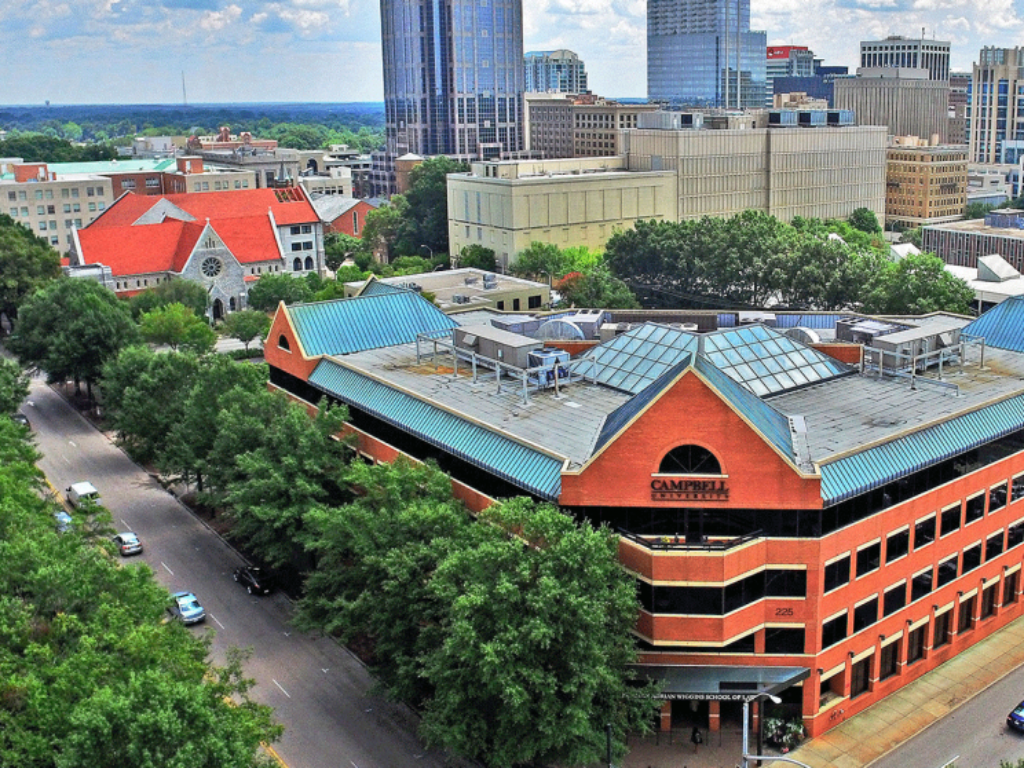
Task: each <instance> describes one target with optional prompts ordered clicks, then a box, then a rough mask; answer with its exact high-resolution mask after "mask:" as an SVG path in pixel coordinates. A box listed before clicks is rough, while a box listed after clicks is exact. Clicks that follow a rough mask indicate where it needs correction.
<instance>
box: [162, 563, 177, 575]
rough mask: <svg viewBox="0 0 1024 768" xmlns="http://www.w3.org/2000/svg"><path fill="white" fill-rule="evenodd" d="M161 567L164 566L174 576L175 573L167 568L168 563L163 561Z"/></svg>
mask: <svg viewBox="0 0 1024 768" xmlns="http://www.w3.org/2000/svg"><path fill="white" fill-rule="evenodd" d="M160 565H162V566H163V567H164V568H165V569H166V570H167V572H168V573H169V574H171V576H173V575H174V571H172V570H171V569H170V568H167V563H165V562H164V561H163V560H161V561H160Z"/></svg>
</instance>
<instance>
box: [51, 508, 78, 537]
mask: <svg viewBox="0 0 1024 768" xmlns="http://www.w3.org/2000/svg"><path fill="white" fill-rule="evenodd" d="M53 519H54V520H55V521H56V523H57V533H67V532H68V531H70V530H71V529H72V528H73V527H74V521H72V519H71V515H69V514H68V513H67V512H65V511H64V510H63V509H62V510H60V511H59V512H54V513H53Z"/></svg>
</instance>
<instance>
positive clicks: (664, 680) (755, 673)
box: [636, 664, 811, 701]
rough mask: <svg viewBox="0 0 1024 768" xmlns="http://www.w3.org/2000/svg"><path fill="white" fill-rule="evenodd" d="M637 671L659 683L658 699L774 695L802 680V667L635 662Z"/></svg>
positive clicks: (736, 698)
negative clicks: (659, 692)
mask: <svg viewBox="0 0 1024 768" xmlns="http://www.w3.org/2000/svg"><path fill="white" fill-rule="evenodd" d="M636 671H637V675H638V677H639V678H640V679H641V680H650V681H651V682H655V683H659V684H660V686H661V691H662V692H661V694H660V696H659V698H661V699H669V700H671V699H690V700H694V701H743V700H744V699H752V698H754V697H755V696H757V695H758V694H761V693H770V694H773V695H777V694H779V693H782V692H783V691H784V690H786V689H787V688H789V687H791V686H793V685H796V684H797V683H799V682H801V681H802V680H806V679H807V678H808V677H809V676H810V674H811V670H809V669H806V668H804V667H739V666H737V667H716V666H703V665H701V666H697V665H692V666H691V665H670V664H638V665H637V666H636Z"/></svg>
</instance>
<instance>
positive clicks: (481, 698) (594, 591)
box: [421, 499, 658, 768]
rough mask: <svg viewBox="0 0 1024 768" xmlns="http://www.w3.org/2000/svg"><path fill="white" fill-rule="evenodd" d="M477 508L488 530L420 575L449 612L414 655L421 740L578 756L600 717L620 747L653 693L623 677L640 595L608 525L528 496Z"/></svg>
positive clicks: (596, 743) (525, 755) (620, 749)
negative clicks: (423, 685) (436, 639)
mask: <svg viewBox="0 0 1024 768" xmlns="http://www.w3.org/2000/svg"><path fill="white" fill-rule="evenodd" d="M480 517H481V521H482V522H483V523H484V524H490V526H492V527H490V528H489V529H488V530H489V531H491V532H492V535H490V536H487V537H486V538H483V540H481V541H478V542H475V544H474V546H472V547H461V548H454V549H453V550H452V551H451V552H450V553H448V554H447V556H446V557H445V558H444V560H443V561H442V562H441V563H440V564H439V565H438V567H437V570H436V572H435V573H434V575H433V577H432V578H431V580H430V589H431V591H432V592H433V593H434V595H435V596H436V598H437V599H439V600H440V602H441V603H442V604H444V605H447V606H448V611H447V614H448V615H447V617H446V619H445V621H444V625H443V627H442V637H443V640H442V642H441V645H440V647H439V648H438V649H437V650H436V651H433V652H428V654H427V656H426V658H425V659H424V661H423V675H424V676H425V678H426V679H427V681H428V682H429V683H430V684H431V685H432V686H433V687H434V693H433V695H432V696H431V698H430V700H429V701H428V702H426V704H425V705H424V712H423V722H422V725H421V730H422V732H423V734H424V736H425V737H426V739H427V742H428V743H430V744H433V745H437V746H441V745H443V746H445V747H447V748H449V749H452V750H454V751H456V752H458V753H459V754H462V755H465V756H467V757H472V758H475V759H479V760H482V761H484V762H486V763H487V764H488V765H491V766H497V767H500V768H505V767H506V766H514V765H521V764H530V763H543V764H548V763H559V764H565V765H583V764H588V763H594V762H597V761H598V760H599V759H600V758H601V756H602V755H603V754H604V749H605V724H606V723H610V724H611V725H612V732H613V736H614V739H615V751H616V753H617V754H618V755H619V756H620V757H621V756H622V755H623V754H624V752H625V742H626V736H627V734H628V733H631V732H637V731H641V732H642V731H644V730H646V729H648V728H649V723H650V720H651V718H652V716H653V715H654V713H655V712H656V710H657V706H658V705H657V702H656V701H655V700H654V699H653V697H650V696H646V695H644V691H637V690H636V689H634V688H632V687H631V685H630V683H631V680H632V673H631V671H630V669H631V668H630V666H629V665H630V664H633V663H635V662H636V650H635V646H634V643H633V640H632V637H631V630H632V629H633V627H634V625H635V622H636V618H637V613H638V604H637V599H636V585H635V583H634V581H633V579H632V578H631V577H630V576H629V575H628V574H627V573H626V572H625V571H623V570H622V567H621V565H620V564H619V562H618V559H617V546H618V545H617V537H616V536H615V535H614V533H613V532H612V531H610V530H608V529H607V528H601V529H594V528H592V527H591V526H590V525H589V524H582V525H578V524H576V523H575V522H573V520H572V519H571V518H570V517H568V516H567V515H564V514H562V513H561V512H559V511H558V510H557V509H556V508H555V507H553V506H551V505H546V504H545V505H538V504H535V503H534V502H532V501H530V500H527V499H514V500H511V501H508V502H505V503H503V504H501V505H497V506H495V507H491V508H489V509H488V510H485V511H484V512H483V513H482V514H481V516H480ZM506 531H507V532H508V533H504V532H506Z"/></svg>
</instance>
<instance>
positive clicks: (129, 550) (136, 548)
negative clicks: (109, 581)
mask: <svg viewBox="0 0 1024 768" xmlns="http://www.w3.org/2000/svg"><path fill="white" fill-rule="evenodd" d="M114 543H115V544H117V551H118V552H120V553H121V556H122V557H128V556H129V555H138V554H140V553H141V552H142V542H141V541H139V537H138V536H136V535H135V534H134V533H132V532H131V531H125V532H124V533H119V534H117V536H115V537H114Z"/></svg>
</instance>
